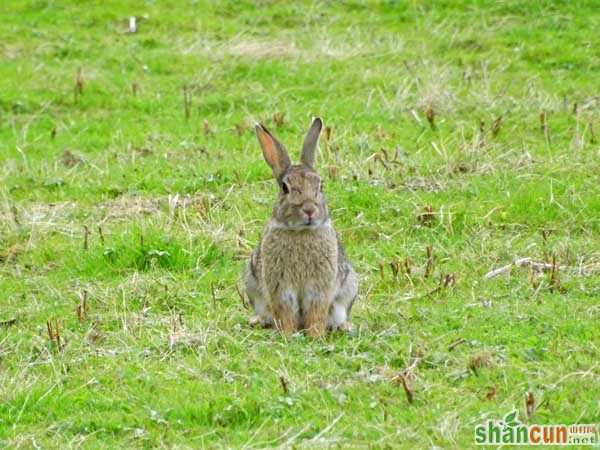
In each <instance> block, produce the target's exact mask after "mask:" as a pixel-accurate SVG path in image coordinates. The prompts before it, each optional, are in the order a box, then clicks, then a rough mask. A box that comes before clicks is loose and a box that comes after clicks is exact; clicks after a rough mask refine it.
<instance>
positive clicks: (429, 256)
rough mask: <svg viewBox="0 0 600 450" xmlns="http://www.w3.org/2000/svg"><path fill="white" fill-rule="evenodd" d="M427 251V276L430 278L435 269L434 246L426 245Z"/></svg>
mask: <svg viewBox="0 0 600 450" xmlns="http://www.w3.org/2000/svg"><path fill="white" fill-rule="evenodd" d="M426 251H427V266H425V275H424V276H425V278H429V277H430V276H431V274H432V273H433V269H434V264H435V261H434V259H435V258H434V255H433V246H431V245H428V246H427V247H426Z"/></svg>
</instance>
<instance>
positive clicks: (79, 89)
mask: <svg viewBox="0 0 600 450" xmlns="http://www.w3.org/2000/svg"><path fill="white" fill-rule="evenodd" d="M82 95H83V74H82V70H81V67H80V68H78V69H77V74H76V75H75V90H74V97H75V103H77V100H78V99H79V97H80V96H82Z"/></svg>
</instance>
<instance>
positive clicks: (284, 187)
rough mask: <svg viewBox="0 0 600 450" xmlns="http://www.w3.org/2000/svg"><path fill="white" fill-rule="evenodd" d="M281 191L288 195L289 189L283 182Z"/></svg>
mask: <svg viewBox="0 0 600 450" xmlns="http://www.w3.org/2000/svg"><path fill="white" fill-rule="evenodd" d="M281 190H282V191H283V193H284V194H289V193H290V188H289V186H288V185H287V184H286V183H285V182H282V183H281Z"/></svg>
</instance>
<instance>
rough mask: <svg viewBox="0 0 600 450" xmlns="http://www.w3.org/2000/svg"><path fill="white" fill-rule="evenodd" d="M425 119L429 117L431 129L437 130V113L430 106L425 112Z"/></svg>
mask: <svg viewBox="0 0 600 450" xmlns="http://www.w3.org/2000/svg"><path fill="white" fill-rule="evenodd" d="M425 117H427V122H429V126H430V127H431V129H432V130H435V111H434V110H433V108H432V107H431V106H428V107H427V109H426V110H425Z"/></svg>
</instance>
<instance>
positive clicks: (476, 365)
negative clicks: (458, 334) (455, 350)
mask: <svg viewBox="0 0 600 450" xmlns="http://www.w3.org/2000/svg"><path fill="white" fill-rule="evenodd" d="M491 362H492V356H491V355H490V354H489V353H482V354H481V355H477V356H474V357H472V358H471V359H470V360H469V364H468V368H469V370H471V371H472V372H473V373H474V374H475V375H479V369H481V368H482V367H486V366H489V365H490V364H491Z"/></svg>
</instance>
